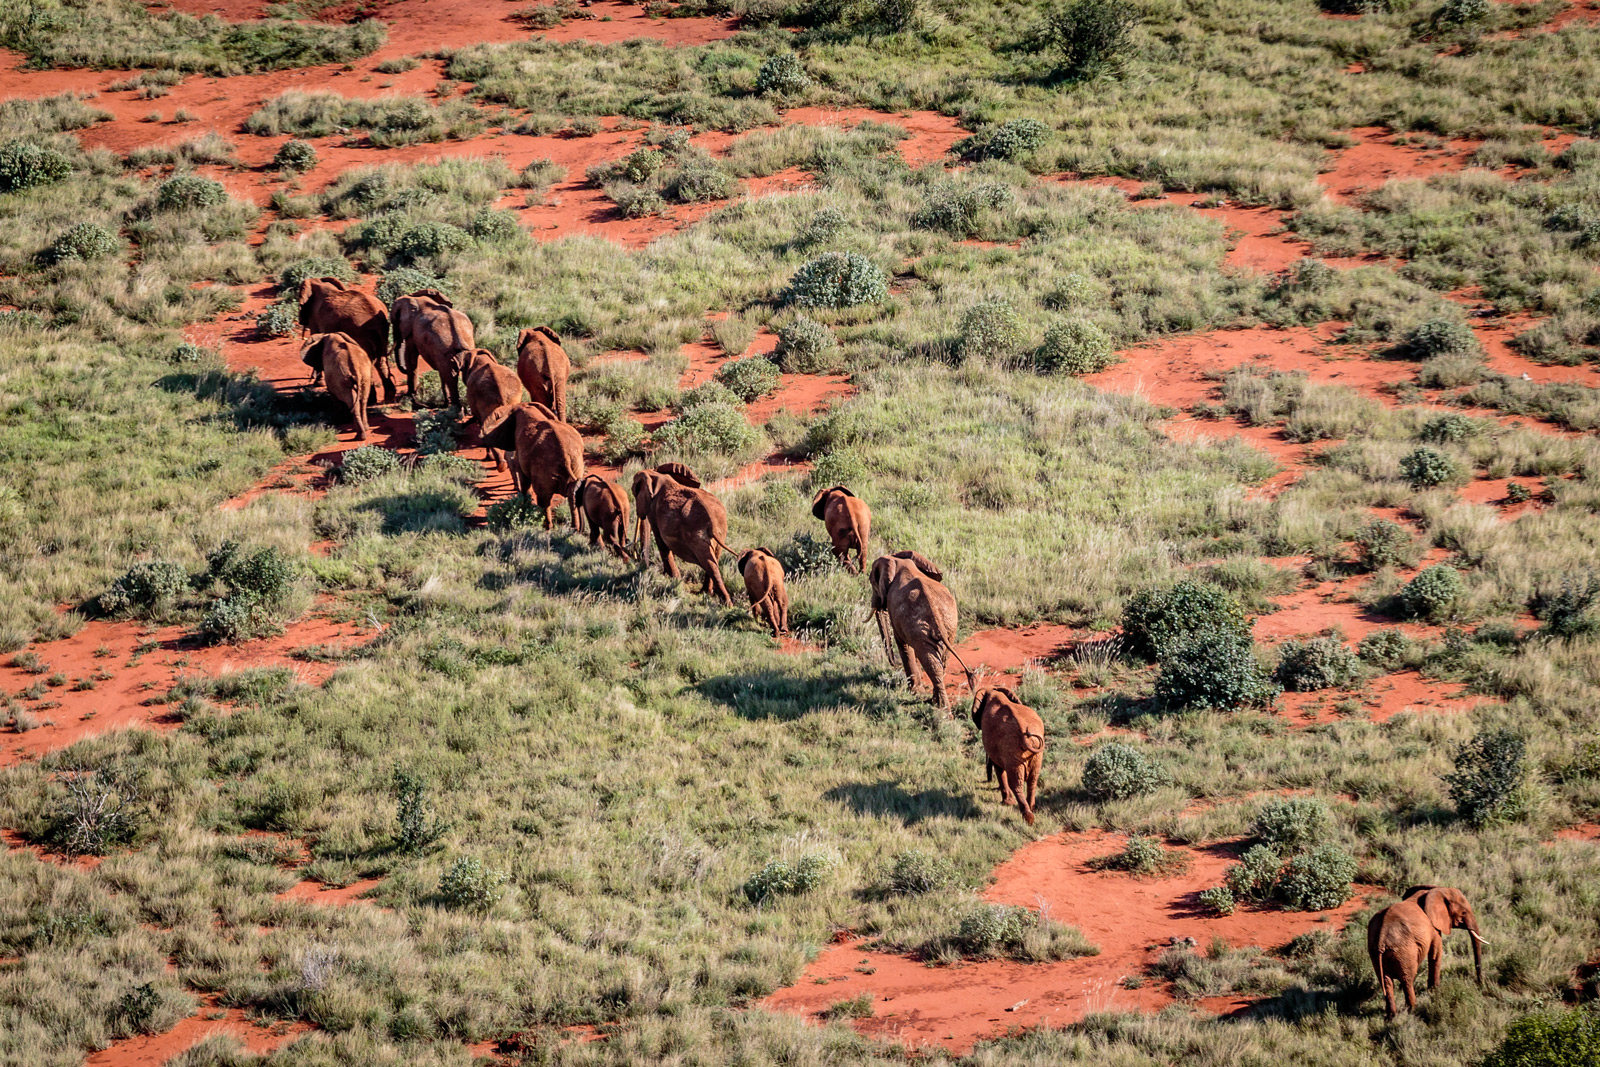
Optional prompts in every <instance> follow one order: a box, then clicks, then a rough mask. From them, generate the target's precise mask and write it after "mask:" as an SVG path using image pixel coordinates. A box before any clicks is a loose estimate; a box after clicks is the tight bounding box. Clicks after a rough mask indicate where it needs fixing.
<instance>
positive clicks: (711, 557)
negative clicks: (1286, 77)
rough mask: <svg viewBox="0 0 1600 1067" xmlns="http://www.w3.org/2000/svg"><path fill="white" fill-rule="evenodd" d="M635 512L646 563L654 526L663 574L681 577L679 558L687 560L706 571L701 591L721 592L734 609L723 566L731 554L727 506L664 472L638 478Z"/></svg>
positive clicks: (642, 473) (646, 472) (641, 554)
mask: <svg viewBox="0 0 1600 1067" xmlns="http://www.w3.org/2000/svg"><path fill="white" fill-rule="evenodd" d="M633 508H634V514H635V516H636V518H635V522H636V524H637V527H638V535H637V540H638V542H639V557H640V562H641V563H642V564H644V565H645V566H649V565H650V542H649V541H647V540H645V527H646V526H648V527H649V528H650V533H651V535H652V537H653V538H654V539H655V543H656V547H657V548H658V549H660V550H661V569H662V571H663V572H665V573H666V575H667V576H668V577H670V578H677V577H679V575H678V564H677V561H676V560H674V559H673V556H674V554H676V555H679V556H682V557H683V558H684V559H686V560H688V561H689V562H690V563H693V564H694V565H695V566H697V567H699V568H700V569H701V570H702V571H704V572H705V582H704V584H702V585H701V587H700V589H701V592H703V593H710V592H711V591H712V590H713V589H715V590H716V593H717V595H718V596H720V597H721V598H722V602H723V603H724V604H727V605H728V606H729V607H732V606H733V597H732V596H730V595H728V587H727V585H725V584H724V583H723V581H722V570H721V568H720V566H719V561H720V560H721V558H722V553H723V552H725V551H731V550H730V549H729V548H728V512H727V509H725V508H724V507H723V506H722V501H720V500H718V499H717V498H716V497H714V496H712V495H711V494H710V493H708V492H706V491H705V490H704V489H699V488H695V487H693V486H687V485H684V484H682V483H681V482H679V481H677V480H675V479H674V478H673V477H671V476H669V475H668V474H665V473H663V472H662V471H659V470H643V471H640V472H639V473H637V474H635V475H634V476H633Z"/></svg>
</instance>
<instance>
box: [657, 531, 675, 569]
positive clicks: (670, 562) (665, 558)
mask: <svg viewBox="0 0 1600 1067" xmlns="http://www.w3.org/2000/svg"><path fill="white" fill-rule="evenodd" d="M656 547H657V548H659V549H660V550H661V573H662V574H665V575H666V576H667V577H668V578H677V577H679V575H678V561H677V560H675V559H673V558H672V550H671V549H670V548H668V547H667V543H666V542H665V541H663V540H661V535H660V534H657V535H656Z"/></svg>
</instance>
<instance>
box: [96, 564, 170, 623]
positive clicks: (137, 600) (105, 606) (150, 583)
mask: <svg viewBox="0 0 1600 1067" xmlns="http://www.w3.org/2000/svg"><path fill="white" fill-rule="evenodd" d="M188 588H189V572H188V571H186V570H184V569H183V567H182V566H181V565H180V564H177V563H169V562H167V561H165V560H150V561H148V562H144V563H135V564H134V565H133V566H132V567H129V568H128V570H127V571H126V572H125V573H124V574H123V575H122V577H120V578H118V579H117V580H116V581H115V582H113V583H112V584H111V588H110V590H108V591H107V592H105V593H102V594H101V595H100V609H101V610H102V611H105V612H108V613H110V614H114V615H121V614H131V615H139V616H141V617H145V618H148V617H150V616H153V615H159V614H161V613H162V612H164V611H166V610H168V609H169V608H171V607H172V605H173V603H174V602H176V601H177V599H178V598H179V597H180V596H182V595H183V594H184V592H185V590H187V589H188Z"/></svg>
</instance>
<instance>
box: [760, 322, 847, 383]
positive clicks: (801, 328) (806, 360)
mask: <svg viewBox="0 0 1600 1067" xmlns="http://www.w3.org/2000/svg"><path fill="white" fill-rule="evenodd" d="M838 349H839V343H838V341H836V340H834V336H833V331H832V330H830V329H828V327H827V326H825V325H823V324H822V323H820V322H818V321H817V320H815V319H811V318H807V317H806V316H804V315H796V316H795V317H794V318H793V319H791V320H790V321H789V322H787V323H785V324H784V325H782V326H780V327H779V328H778V346H777V348H775V349H773V352H772V357H773V358H774V359H776V360H777V361H778V366H780V367H782V368H783V369H784V370H786V371H788V372H789V373H790V374H822V373H824V372H826V371H830V370H832V369H833V368H834V367H835V365H836V364H835V359H836V357H837V352H838Z"/></svg>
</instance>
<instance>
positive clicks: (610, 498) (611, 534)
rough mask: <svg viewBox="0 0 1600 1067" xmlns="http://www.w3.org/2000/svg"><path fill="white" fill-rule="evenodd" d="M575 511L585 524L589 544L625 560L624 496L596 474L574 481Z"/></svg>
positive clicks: (626, 510)
mask: <svg viewBox="0 0 1600 1067" xmlns="http://www.w3.org/2000/svg"><path fill="white" fill-rule="evenodd" d="M577 494H578V496H577V500H576V503H575V510H576V512H577V517H578V518H579V519H582V520H586V521H587V522H588V524H589V543H590V544H591V545H595V544H604V545H605V546H606V547H607V548H609V549H610V550H611V551H612V552H615V553H616V554H617V558H619V559H628V558H629V556H628V495H627V494H626V493H624V492H623V491H622V489H621V488H620V487H618V486H615V485H612V484H611V483H610V482H608V481H606V480H605V479H604V478H602V477H600V476H599V475H598V474H591V475H589V476H588V477H587V478H585V479H584V480H583V481H581V482H579V483H578V489H577Z"/></svg>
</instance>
